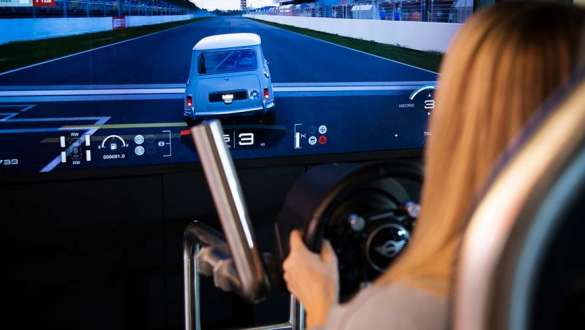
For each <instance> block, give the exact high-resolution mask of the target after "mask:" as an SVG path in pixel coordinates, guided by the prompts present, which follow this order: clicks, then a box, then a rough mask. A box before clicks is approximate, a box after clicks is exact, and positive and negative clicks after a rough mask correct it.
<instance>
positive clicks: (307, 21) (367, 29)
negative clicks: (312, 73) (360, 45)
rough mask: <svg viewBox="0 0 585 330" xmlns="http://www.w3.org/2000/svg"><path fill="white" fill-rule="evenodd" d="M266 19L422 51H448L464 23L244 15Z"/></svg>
mask: <svg viewBox="0 0 585 330" xmlns="http://www.w3.org/2000/svg"><path fill="white" fill-rule="evenodd" d="M244 16H245V17H249V18H254V19H257V20H262V21H266V22H272V23H278V24H284V25H290V26H295V27H299V28H304V29H310V30H315V31H320V32H325V33H331V34H337V35H340V36H344V37H350V38H356V39H363V40H369V41H375V42H379V43H383V44H387V45H396V46H400V47H406V48H411V49H417V50H422V51H435V52H442V53H444V52H445V51H446V50H447V47H448V46H449V44H450V42H451V39H452V38H453V36H454V35H455V33H456V32H457V31H458V30H459V28H460V27H461V25H462V24H460V23H447V24H446V23H437V22H429V23H425V24H420V23H419V22H412V21H383V20H373V19H345V18H328V17H299V16H279V15H258V14H254V15H250V14H248V15H244Z"/></svg>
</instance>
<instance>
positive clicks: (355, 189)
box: [277, 161, 423, 302]
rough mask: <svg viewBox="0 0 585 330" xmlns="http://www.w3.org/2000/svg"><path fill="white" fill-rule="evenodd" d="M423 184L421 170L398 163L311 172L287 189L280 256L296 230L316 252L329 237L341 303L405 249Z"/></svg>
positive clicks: (282, 220) (333, 167)
mask: <svg viewBox="0 0 585 330" xmlns="http://www.w3.org/2000/svg"><path fill="white" fill-rule="evenodd" d="M422 181H423V175H422V170H421V168H420V166H418V165H417V164H414V163H410V162H402V161H401V162H382V163H370V164H366V165H354V164H350V165H332V166H321V167H315V168H313V169H311V170H310V171H308V172H307V173H306V174H305V175H304V176H303V177H302V178H300V179H299V180H298V181H297V183H296V184H295V186H294V187H293V188H292V189H291V190H290V192H289V195H288V196H287V199H286V201H285V206H284V207H283V211H282V213H281V216H280V218H279V222H278V225H277V228H278V238H279V242H280V245H281V246H280V248H281V251H282V253H283V258H284V257H285V256H286V254H288V245H287V244H288V235H289V234H290V231H291V230H292V229H294V228H300V229H302V230H303V237H304V240H305V243H306V244H307V246H308V247H309V249H310V250H312V251H314V252H317V251H320V250H321V245H322V242H323V240H324V239H328V240H329V241H330V242H331V245H332V246H333V249H334V250H335V253H336V255H337V258H338V265H339V280H340V283H339V284H340V301H341V302H345V301H347V300H348V299H350V298H351V297H353V295H354V294H355V293H356V292H357V291H359V289H360V288H361V287H362V286H363V285H365V284H367V283H370V282H373V281H374V280H375V279H376V278H377V277H378V276H380V275H381V274H382V273H383V272H384V271H385V270H386V269H387V268H388V267H389V266H390V265H391V264H392V262H393V261H394V260H395V258H396V257H397V256H398V255H399V254H400V252H401V251H403V250H404V248H405V247H406V246H407V245H408V242H409V240H410V236H411V232H412V230H413V228H414V226H415V223H416V217H417V216H418V200H419V195H420V188H421V186H422ZM284 245H286V246H284Z"/></svg>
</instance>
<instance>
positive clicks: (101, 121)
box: [41, 117, 111, 173]
mask: <svg viewBox="0 0 585 330" xmlns="http://www.w3.org/2000/svg"><path fill="white" fill-rule="evenodd" d="M110 118H111V117H101V118H100V119H98V120H97V121H96V122H95V123H94V126H96V127H94V128H92V129H90V130H88V131H86V132H85V133H83V134H82V135H81V137H80V138H78V139H77V140H76V141H75V142H73V143H72V144H71V145H70V146H69V147H68V148H67V149H66V150H65V153H66V155H67V156H68V155H70V154H71V152H73V149H74V148H79V147H80V146H81V144H82V143H83V142H84V141H85V137H84V136H85V135H89V136H90V137H91V136H92V135H93V134H94V133H95V132H97V131H98V129H99V126H101V125H104V124H105V123H106V122H107V121H108V120H110ZM59 164H61V154H59V155H58V156H57V157H55V158H53V160H51V161H50V162H49V163H48V164H47V165H45V167H43V168H42V169H41V173H47V172H51V171H52V170H53V169H54V168H55V167H57V166H58V165H59Z"/></svg>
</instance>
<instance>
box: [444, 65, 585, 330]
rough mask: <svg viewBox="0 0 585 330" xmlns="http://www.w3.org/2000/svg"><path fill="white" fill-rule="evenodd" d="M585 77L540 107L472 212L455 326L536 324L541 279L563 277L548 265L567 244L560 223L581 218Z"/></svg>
mask: <svg viewBox="0 0 585 330" xmlns="http://www.w3.org/2000/svg"><path fill="white" fill-rule="evenodd" d="M584 78H585V76H584V75H583V74H581V75H580V76H579V78H577V79H575V81H574V83H573V85H572V86H571V88H569V89H567V90H566V91H565V92H564V93H562V95H560V96H558V97H557V98H556V99H555V100H554V101H553V103H554V104H553V103H551V104H549V106H547V107H545V108H544V110H543V111H541V112H540V113H539V114H537V116H536V119H535V120H534V121H532V122H531V123H530V124H529V125H528V127H527V129H526V132H525V133H524V134H523V136H522V137H521V138H520V139H519V142H518V143H517V144H516V146H515V147H514V148H512V150H511V151H510V152H509V153H508V154H507V155H506V156H505V157H504V159H506V160H505V162H504V163H503V164H502V166H500V167H499V168H498V169H497V171H496V173H495V174H494V176H493V177H492V179H491V182H490V183H489V185H488V187H487V188H486V190H485V191H484V194H483V198H482V199H481V201H480V202H479V203H478V204H477V205H476V207H475V209H474V211H473V212H472V213H471V218H470V222H469V227H468V229H467V232H466V234H465V236H464V239H463V243H462V249H461V255H460V259H459V264H458V267H457V270H456V282H455V286H454V287H455V289H454V290H455V291H454V308H453V320H452V322H453V326H454V328H455V329H461V330H462V329H480V330H481V329H514V330H520V329H532V328H533V326H534V324H535V323H534V318H535V317H542V314H541V315H537V314H536V313H534V312H535V311H536V310H539V308H538V307H535V306H538V304H541V303H542V301H540V300H539V301H537V304H534V299H536V298H540V299H542V294H543V291H538V290H539V288H543V287H545V284H544V283H542V282H539V281H542V280H547V281H554V278H555V276H557V277H558V276H559V274H555V273H552V274H549V275H547V276H548V277H547V276H542V272H543V270H544V269H543V265H546V264H547V259H548V260H549V261H548V262H549V263H550V258H551V257H550V252H551V251H553V250H554V249H556V251H557V252H559V251H563V249H562V246H561V247H559V246H558V244H557V245H556V247H555V242H558V241H559V239H558V238H557V236H558V235H559V234H563V233H564V234H567V230H566V228H565V229H563V228H562V227H563V226H566V225H567V224H569V223H570V222H571V221H572V220H571V219H573V218H574V217H575V216H577V217H578V216H579V214H580V216H581V219H583V214H582V213H579V212H582V209H583V208H582V207H581V209H580V210H579V209H578V208H576V207H577V206H579V205H582V204H583V202H584V201H585V199H584V197H583V196H585V195H584V194H583V192H584V187H585V79H584ZM581 228H583V226H581ZM568 233H571V232H570V231H568ZM580 234H581V235H583V236H582V237H585V233H580ZM583 241H585V239H581V242H583ZM581 245H583V243H581ZM551 249H552V250H551ZM583 250H585V249H582V250H581V251H583ZM562 257H563V258H565V259H567V260H569V259H570V257H567V256H566V255H563V256H562ZM581 259H583V258H581ZM576 268H579V267H576ZM561 273H562V272H561ZM574 275H575V274H574ZM560 284H561V285H564V284H569V283H560ZM553 287H555V286H553ZM557 287H558V286H557ZM584 288H585V287H584ZM540 311H541V312H542V310H540ZM563 311H566V310H564V309H563ZM559 313H561V311H559ZM559 313H557V314H559ZM559 315H560V314H559ZM551 319H554V317H551ZM557 321H558V320H557Z"/></svg>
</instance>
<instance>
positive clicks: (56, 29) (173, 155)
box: [0, 0, 473, 175]
mask: <svg viewBox="0 0 585 330" xmlns="http://www.w3.org/2000/svg"><path fill="white" fill-rule="evenodd" d="M232 2H233V4H232ZM236 2H237V3H236ZM208 3H210V2H209V1H207V2H198V1H196V0H195V1H193V2H189V1H186V0H161V1H157V2H152V1H142V0H133V1H129V0H114V1H111V0H92V1H85V0H75V1H73V0H42V1H37V0H7V1H2V2H0V174H1V175H12V174H27V173H52V172H62V171H73V170H76V169H85V170H87V169H101V170H107V169H110V168H121V167H131V166H132V167H136V166H138V167H139V166H147V165H148V166H151V165H172V164H181V163H190V162H195V161H197V156H196V152H195V150H194V146H193V142H192V138H191V136H190V130H189V127H190V126H192V125H196V124H197V123H199V122H201V121H203V120H206V119H212V118H213V119H214V118H219V119H220V120H221V121H222V124H223V127H224V141H225V143H226V144H227V145H228V147H229V148H230V151H231V153H232V155H233V157H234V158H235V159H267V158H279V157H291V156H307V155H321V154H344V153H359V152H371V151H387V150H406V149H420V148H422V147H423V146H424V143H425V140H426V136H427V135H428V134H430V133H429V132H427V122H428V118H429V115H430V114H431V112H432V111H433V109H434V89H435V82H436V79H437V76H438V73H437V72H438V67H439V64H440V61H441V56H442V54H443V53H444V52H445V50H446V49H447V46H448V44H449V42H450V40H451V39H452V38H453V36H454V34H455V33H456V32H457V30H458V29H459V28H460V26H461V24H462V22H463V21H464V20H465V19H466V18H467V17H469V16H470V15H471V14H472V12H473V1H424V0H421V1H418V0H412V1H393V0H387V1H383V0H381V1H360V2H359V4H358V2H357V1H355V3H354V1H347V0H336V1H334V0H327V1H319V0H316V1H313V2H307V1H302V3H301V2H299V3H296V2H295V1H282V2H281V3H279V1H272V0H270V1H263V0H257V1H254V0H248V1H215V2H214V3H216V5H214V7H209V5H208ZM366 3H367V4H366Z"/></svg>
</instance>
